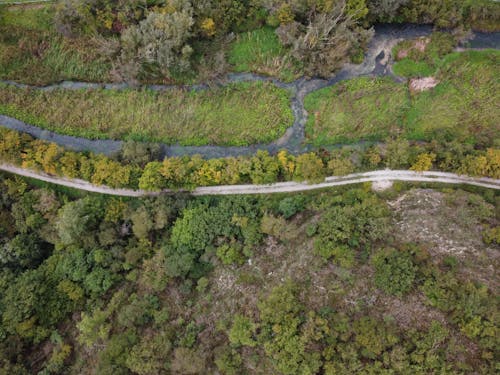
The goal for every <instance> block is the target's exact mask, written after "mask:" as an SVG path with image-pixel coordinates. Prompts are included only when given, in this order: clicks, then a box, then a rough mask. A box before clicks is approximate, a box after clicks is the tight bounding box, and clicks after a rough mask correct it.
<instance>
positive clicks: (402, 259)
mask: <svg viewBox="0 0 500 375" xmlns="http://www.w3.org/2000/svg"><path fill="white" fill-rule="evenodd" d="M372 263H373V265H374V267H375V285H377V286H378V287H379V288H380V289H382V290H384V291H385V292H387V293H389V294H395V295H397V296H402V295H403V294H405V293H407V292H408V291H409V290H410V289H411V287H412V285H413V282H414V280H415V276H416V267H415V265H414V264H413V260H412V256H411V254H409V253H408V252H406V251H399V250H396V249H391V248H389V249H383V250H380V251H379V252H377V253H376V254H375V255H374V256H373V259H372Z"/></svg>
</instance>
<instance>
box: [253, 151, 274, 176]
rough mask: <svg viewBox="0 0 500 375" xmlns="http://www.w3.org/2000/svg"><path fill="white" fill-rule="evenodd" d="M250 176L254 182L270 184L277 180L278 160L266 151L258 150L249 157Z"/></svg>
mask: <svg viewBox="0 0 500 375" xmlns="http://www.w3.org/2000/svg"><path fill="white" fill-rule="evenodd" d="M251 161H252V167H251V170H250V178H251V180H252V183H254V184H270V183H273V182H276V181H277V180H278V173H279V169H280V167H279V164H278V161H277V160H276V159H275V158H273V157H272V156H270V155H269V153H268V152H267V151H262V150H259V151H257V153H256V154H255V156H253V157H252V158H251Z"/></svg>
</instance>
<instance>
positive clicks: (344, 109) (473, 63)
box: [305, 50, 500, 147]
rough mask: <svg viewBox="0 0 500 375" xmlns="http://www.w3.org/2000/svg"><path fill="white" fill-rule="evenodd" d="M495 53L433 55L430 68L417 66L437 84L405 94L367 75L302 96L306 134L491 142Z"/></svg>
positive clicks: (497, 134) (495, 132) (319, 139)
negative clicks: (434, 66) (433, 65)
mask: <svg viewBox="0 0 500 375" xmlns="http://www.w3.org/2000/svg"><path fill="white" fill-rule="evenodd" d="M499 57H500V53H499V52H498V51H495V50H487V51H468V52H462V53H458V52H457V53H452V54H449V55H446V56H445V57H443V58H442V59H441V60H439V61H438V60H436V62H435V64H436V68H435V69H431V68H430V66H429V65H422V66H425V69H423V70H422V71H421V73H422V75H427V74H428V73H431V74H434V76H435V79H436V80H437V81H439V84H438V85H437V86H435V87H434V88H432V89H430V90H427V91H424V92H420V93H417V92H412V94H411V95H410V93H409V91H408V88H407V87H406V86H405V85H401V84H396V83H394V82H392V81H390V80H387V79H371V78H357V79H353V80H350V81H348V82H345V83H341V84H339V85H336V86H334V87H331V88H326V89H322V90H319V91H317V92H314V93H312V94H310V95H308V96H307V97H306V99H305V106H306V109H307V111H308V112H309V120H308V123H307V127H306V134H307V137H308V138H309V140H310V142H312V143H313V144H314V145H318V146H320V145H328V144H335V143H341V142H342V143H343V142H346V143H352V142H356V141H359V140H382V139H384V138H385V137H387V136H389V135H392V136H394V135H400V136H402V137H405V138H407V139H409V140H425V141H431V140H438V141H443V142H450V141H453V140H455V141H459V142H467V143H470V144H474V145H476V146H479V147H491V146H495V147H496V145H497V144H498V139H500V126H499V124H498V121H497V113H498V105H497V102H498V92H500V80H499V78H498V77H499V76H500V69H499V66H500V64H499ZM403 61H404V60H403ZM407 61H409V62H410V64H414V65H413V66H418V65H419V64H427V63H426V62H414V61H413V60H407ZM431 70H432V71H431ZM413 75H420V74H414V73H412V74H410V76H413Z"/></svg>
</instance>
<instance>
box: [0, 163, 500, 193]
mask: <svg viewBox="0 0 500 375" xmlns="http://www.w3.org/2000/svg"><path fill="white" fill-rule="evenodd" d="M0 170H2V171H5V172H9V173H14V174H17V175H20V176H24V177H30V178H34V179H37V180H40V181H45V182H49V183H52V184H56V185H60V186H66V187H70V188H74V189H79V190H84V191H89V192H93V193H100V194H108V195H116V196H122V197H142V196H154V195H159V194H173V193H175V191H173V190H168V189H167V190H163V191H162V192H147V191H143V190H131V189H114V188H110V187H107V186H97V185H93V184H91V183H90V182H87V181H83V180H78V179H68V178H63V177H56V176H50V175H48V174H45V173H42V172H36V171H32V170H28V169H24V168H20V167H16V166H13V165H9V164H0ZM377 181H408V182H439V183H445V184H464V185H473V186H480V187H485V188H489V189H495V190H500V180H498V179H493V178H485V177H481V178H476V177H468V176H460V175H457V174H454V173H445V172H413V171H399V170H389V169H385V170H379V171H373V172H365V173H354V174H350V175H347V176H334V177H327V178H326V179H325V181H324V182H322V183H319V184H308V183H305V182H278V183H275V184H269V185H222V186H206V187H199V188H196V189H195V190H193V191H192V192H191V194H192V195H242V194H272V193H294V192H300V191H309V190H316V189H324V188H329V187H334V186H342V185H351V184H359V183H362V182H377Z"/></svg>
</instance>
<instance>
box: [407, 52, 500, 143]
mask: <svg viewBox="0 0 500 375" xmlns="http://www.w3.org/2000/svg"><path fill="white" fill-rule="evenodd" d="M499 67H500V52H498V51H493V50H491V51H484V52H479V51H469V52H463V53H453V54H450V55H448V56H446V57H445V58H444V59H443V62H442V64H441V66H440V68H439V70H438V73H437V75H436V78H437V79H438V80H439V81H440V82H441V83H440V84H438V85H437V86H436V87H435V88H434V89H432V90H429V91H425V92H422V93H419V94H418V95H415V96H413V97H412V103H411V107H410V110H409V111H408V114H407V119H406V121H405V126H406V134H407V137H408V138H409V139H418V140H429V141H430V140H432V139H444V140H448V141H450V140H453V139H455V140H458V141H460V142H469V143H472V144H476V145H479V146H482V147H484V146H490V145H492V144H493V145H494V144H497V142H498V139H499V137H500V125H499V123H498V100H499V95H498V93H499V92H500V79H499V78H498V77H499V76H500V68H499Z"/></svg>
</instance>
